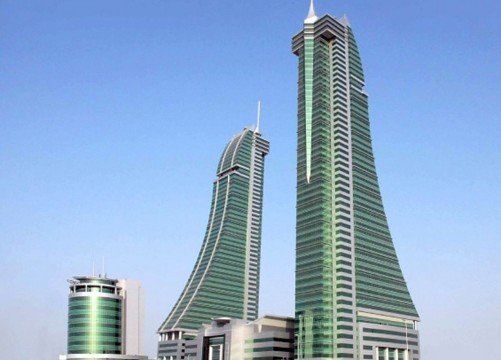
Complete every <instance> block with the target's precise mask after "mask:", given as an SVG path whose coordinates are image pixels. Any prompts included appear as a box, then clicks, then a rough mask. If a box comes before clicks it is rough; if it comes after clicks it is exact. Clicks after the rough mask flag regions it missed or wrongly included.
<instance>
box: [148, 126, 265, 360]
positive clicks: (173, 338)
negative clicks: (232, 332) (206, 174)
mask: <svg viewBox="0 0 501 360" xmlns="http://www.w3.org/2000/svg"><path fill="white" fill-rule="evenodd" d="M268 151H269V143H268V141H266V140H264V139H263V138H262V137H261V135H260V133H259V130H258V129H257V130H252V129H249V128H246V129H244V130H243V131H242V132H240V133H239V134H237V135H235V136H234V137H233V138H232V139H231V140H230V142H229V143H228V145H227V146H226V147H225V149H224V151H223V154H222V156H221V159H220V161H219V164H218V166H217V171H216V176H217V178H216V180H215V181H214V186H213V192H212V203H211V209H210V214H209V222H208V224H207V230H206V234H205V238H204V241H203V243H202V247H201V249H200V252H199V255H198V258H197V261H196V263H195V266H194V268H193V271H192V273H191V275H190V277H189V279H188V282H187V283H186V286H185V287H184V290H183V292H182V293H181V296H180V297H179V299H178V300H177V302H176V304H175V305H174V308H173V309H172V310H171V312H170V314H169V316H168V317H167V318H166V319H165V321H164V322H163V324H162V325H161V327H160V328H159V330H158V332H159V334H160V342H159V348H158V357H159V358H160V359H162V358H166V359H169V358H170V356H174V355H175V354H176V353H180V352H181V350H182V348H183V346H184V340H187V339H188V340H189V339H193V338H194V336H195V335H196V333H197V331H198V329H199V328H200V327H201V326H202V324H209V323H210V322H211V320H212V319H213V318H216V317H224V316H227V317H233V318H238V319H244V320H254V319H256V318H257V315H258V302H259V264H260V251H261V213H262V199H263V171H264V157H265V156H266V155H267V154H268ZM173 354H174V355H173Z"/></svg>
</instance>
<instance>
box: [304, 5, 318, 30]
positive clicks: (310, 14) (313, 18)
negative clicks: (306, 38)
mask: <svg viewBox="0 0 501 360" xmlns="http://www.w3.org/2000/svg"><path fill="white" fill-rule="evenodd" d="M317 19H318V17H317V15H316V14H315V5H314V4H313V0H310V11H308V17H307V18H306V20H305V21H304V22H305V23H310V24H312V23H314V22H315V21H316V20H317Z"/></svg>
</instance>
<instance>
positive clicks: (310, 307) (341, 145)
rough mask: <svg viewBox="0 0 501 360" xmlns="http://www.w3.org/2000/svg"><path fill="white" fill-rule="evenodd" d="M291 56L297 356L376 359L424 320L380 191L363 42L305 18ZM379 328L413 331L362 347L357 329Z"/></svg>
mask: <svg viewBox="0 0 501 360" xmlns="http://www.w3.org/2000/svg"><path fill="white" fill-rule="evenodd" d="M293 52H294V54H296V55H297V56H298V60H299V62H298V65H299V66H298V74H299V79H298V129H297V133H298V144H297V214H296V357H297V358H298V359H353V358H363V355H365V356H366V358H372V356H373V355H374V354H373V353H372V349H373V348H374V346H376V345H377V344H378V343H380V342H382V341H385V342H391V341H394V342H395V343H402V342H403V344H406V343H409V342H408V338H409V337H410V336H411V335H412V336H416V335H415V333H416V329H415V325H414V324H415V322H416V321H418V320H419V318H418V314H417V311H416V309H415V307H414V304H413V302H412V300H411V297H410V294H409V291H408V289H407V285H406V283H405V280H404V277H403V275H402V271H401V269H400V265H399V262H398V259H397V255H396V252H395V249H394V246H393V242H392V239H391V235H390V231H389V228H388V224H387V221H386V216H385V212H384V208H383V203H382V199H381V194H380V191H379V185H378V179H377V174H376V169H375V164H374V156H373V153H372V143H371V134H370V124H369V115H368V100H367V95H366V94H365V92H364V84H365V82H364V81H365V80H364V75H363V70H362V65H361V61H360V56H359V52H358V48H357V44H356V42H355V38H354V36H353V33H352V30H351V28H350V26H349V24H348V21H347V19H346V18H343V19H335V18H333V17H331V16H329V15H326V16H324V17H322V18H316V17H315V18H314V19H310V18H309V19H307V21H305V25H304V29H303V31H302V32H300V33H299V34H298V35H296V36H295V37H294V38H293ZM366 323H367V324H368V325H367V328H365V327H362V325H364V326H365V324H366ZM381 327H383V328H384V329H387V331H391V329H394V328H396V329H397V330H398V329H399V328H400V329H401V328H402V327H410V330H409V332H411V333H412V334H408V333H407V332H405V331H404V332H400V333H399V332H394V333H395V334H399V335H395V334H393V335H392V334H389V335H388V337H387V338H384V339H374V338H373V339H371V340H367V342H363V341H362V342H358V341H356V339H357V338H358V336H360V334H359V332H362V331H372V330H374V329H376V330H377V329H380V328H381ZM359 329H360V330H359ZM361 329H364V330H361ZM391 336H394V337H395V336H396V338H395V339H393V338H391ZM416 337H417V336H416ZM402 339H403V340H402ZM361 344H362V345H361ZM414 344H415V346H416V349H417V346H418V345H417V341H415V342H414ZM364 349H365V350H364ZM416 353H417V350H416Z"/></svg>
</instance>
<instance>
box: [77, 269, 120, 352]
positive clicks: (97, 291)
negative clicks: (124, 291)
mask: <svg viewBox="0 0 501 360" xmlns="http://www.w3.org/2000/svg"><path fill="white" fill-rule="evenodd" d="M116 283H117V281H116V280H111V279H104V278H94V277H81V278H75V280H73V281H72V284H71V286H70V296H69V303H68V354H121V353H122V302H123V298H122V296H120V295H118V288H117V286H116Z"/></svg>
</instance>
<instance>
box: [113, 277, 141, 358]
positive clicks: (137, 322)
mask: <svg viewBox="0 0 501 360" xmlns="http://www.w3.org/2000/svg"><path fill="white" fill-rule="evenodd" d="M118 285H119V286H120V287H121V288H122V294H123V296H124V313H123V315H124V319H123V321H124V330H123V331H124V333H123V337H124V338H123V339H124V343H125V346H124V353H125V354H126V355H142V354H144V339H143V336H144V291H143V288H142V286H141V283H140V282H139V281H137V280H128V279H121V280H119V281H118Z"/></svg>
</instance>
